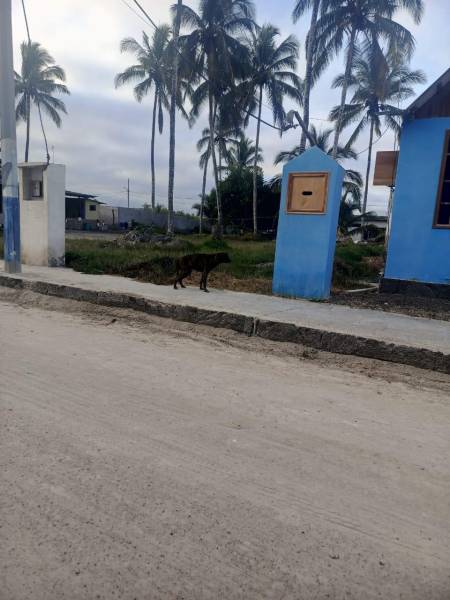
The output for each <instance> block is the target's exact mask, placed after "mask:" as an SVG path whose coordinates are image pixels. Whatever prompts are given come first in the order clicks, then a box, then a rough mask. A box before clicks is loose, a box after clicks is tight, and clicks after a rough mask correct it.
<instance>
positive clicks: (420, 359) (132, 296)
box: [0, 262, 450, 373]
mask: <svg viewBox="0 0 450 600" xmlns="http://www.w3.org/2000/svg"><path fill="white" fill-rule="evenodd" d="M0 285H3V286H8V287H24V288H28V289H31V290H32V291H34V292H38V293H44V294H49V295H52V296H60V297H66V298H74V299H77V300H83V301H88V302H95V303H97V304H104V305H108V306H122V307H126V308H133V309H136V310H141V311H144V312H147V313H150V314H157V315H159V316H163V317H169V318H175V319H178V320H183V321H189V322H195V323H202V324H208V325H212V326H215V327H228V328H231V329H234V330H236V331H241V332H243V333H247V334H250V335H251V334H253V335H258V336H260V337H265V338H269V339H274V340H279V341H290V342H298V343H302V344H305V345H308V346H312V347H315V348H318V349H322V350H329V351H332V352H339V353H344V354H355V355H359V356H369V357H372V358H379V359H382V360H389V361H393V362H400V363H405V364H412V365H415V366H421V367H424V368H430V369H435V370H439V371H443V372H447V373H450V322H447V321H437V320H432V319H424V318H417V317H409V316H406V315H397V314H392V313H385V312H382V311H376V310H368V309H357V308H350V307H345V306H337V305H332V304H325V303H319V302H309V301H306V300H289V299H285V298H277V297H272V296H263V295H258V294H248V293H242V292H232V291H227V290H214V289H212V290H211V293H210V294H205V293H202V292H200V291H199V290H198V288H186V289H184V290H178V291H175V290H173V289H172V288H171V287H168V286H157V285H153V284H150V283H142V282H139V281H134V280H132V279H126V278H124V277H113V276H109V275H85V274H83V273H77V272H76V271H73V270H72V269H51V268H46V267H28V266H24V267H23V273H22V274H20V275H9V274H6V273H4V272H3V264H2V263H1V262H0Z"/></svg>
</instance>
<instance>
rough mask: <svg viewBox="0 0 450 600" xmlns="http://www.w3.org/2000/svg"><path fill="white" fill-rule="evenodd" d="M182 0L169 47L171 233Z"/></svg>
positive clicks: (169, 217) (169, 191) (176, 9)
mask: <svg viewBox="0 0 450 600" xmlns="http://www.w3.org/2000/svg"><path fill="white" fill-rule="evenodd" d="M182 7H183V0H178V2H177V5H176V8H175V14H174V28H173V39H172V43H171V48H170V113H169V116H170V136H169V137H170V139H169V187H168V192H167V208H168V211H169V212H168V213H167V233H168V234H173V193H174V186H175V118H176V106H177V97H178V92H179V87H178V86H179V82H178V76H179V73H178V69H179V62H180V61H179V52H180V49H179V37H180V27H181V9H182Z"/></svg>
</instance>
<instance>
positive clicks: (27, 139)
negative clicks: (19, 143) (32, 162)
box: [25, 97, 31, 162]
mask: <svg viewBox="0 0 450 600" xmlns="http://www.w3.org/2000/svg"><path fill="white" fill-rule="evenodd" d="M30 119H31V103H30V98H29V97H27V137H26V141H25V162H28V154H29V151H30Z"/></svg>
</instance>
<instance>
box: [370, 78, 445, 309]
mask: <svg viewBox="0 0 450 600" xmlns="http://www.w3.org/2000/svg"><path fill="white" fill-rule="evenodd" d="M392 206H393V208H392V219H391V227H390V234H389V244H388V255H387V263H386V269H385V274H384V279H383V281H382V284H381V289H382V290H383V291H390V292H399V291H408V290H410V291H413V292H414V293H421V292H423V293H426V294H427V295H430V294H434V295H437V296H442V297H448V298H450V69H448V70H447V71H446V72H445V73H444V74H443V75H442V76H441V77H440V78H439V79H438V80H437V81H435V82H434V83H433V84H432V85H431V86H430V87H429V88H428V89H427V90H426V91H425V92H424V93H423V94H422V95H421V96H420V97H419V98H417V100H416V101H415V102H413V104H411V106H410V107H409V108H408V109H407V111H406V114H405V118H404V122H403V125H402V131H401V136H400V152H399V156H398V164H397V168H396V176H395V193H394V199H393V205H392Z"/></svg>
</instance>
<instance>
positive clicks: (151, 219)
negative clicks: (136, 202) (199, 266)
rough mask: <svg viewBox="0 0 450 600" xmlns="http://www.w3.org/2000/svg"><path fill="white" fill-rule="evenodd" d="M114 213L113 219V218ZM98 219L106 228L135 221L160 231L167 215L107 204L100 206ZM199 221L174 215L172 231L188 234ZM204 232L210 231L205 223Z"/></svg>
mask: <svg viewBox="0 0 450 600" xmlns="http://www.w3.org/2000/svg"><path fill="white" fill-rule="evenodd" d="M113 211H114V218H113ZM99 219H100V221H102V222H104V223H105V224H106V225H108V226H112V225H115V226H116V227H118V226H119V223H131V222H132V221H135V222H136V223H139V224H140V225H155V226H156V227H159V228H161V229H166V227H167V213H153V212H152V210H150V209H144V208H125V207H113V206H109V205H107V204H103V205H100V207H99ZM198 224H199V221H198V219H197V218H196V217H189V216H184V215H174V229H175V232H177V233H190V232H191V231H194V230H195V229H196V228H198ZM204 225H205V231H210V229H211V228H210V227H209V225H208V224H207V223H205V224H204Z"/></svg>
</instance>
